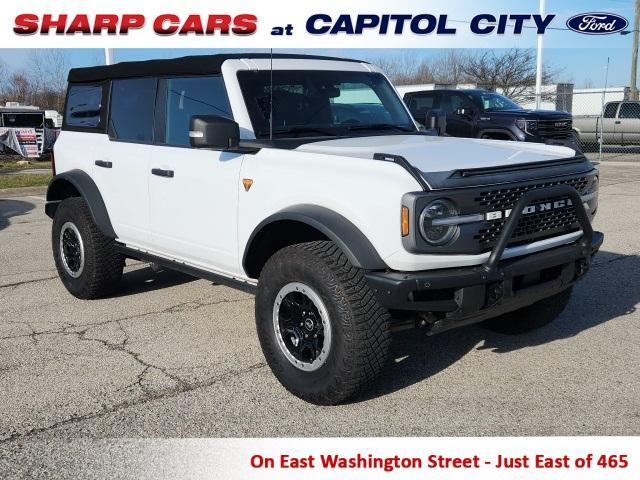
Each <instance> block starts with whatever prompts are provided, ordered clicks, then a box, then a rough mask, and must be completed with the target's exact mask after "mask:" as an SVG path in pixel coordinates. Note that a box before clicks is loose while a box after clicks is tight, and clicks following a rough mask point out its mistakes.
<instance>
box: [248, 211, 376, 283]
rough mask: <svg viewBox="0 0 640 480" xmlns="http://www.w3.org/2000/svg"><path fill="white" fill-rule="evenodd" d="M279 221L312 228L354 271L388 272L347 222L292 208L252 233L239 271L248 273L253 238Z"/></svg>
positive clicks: (328, 213) (331, 215)
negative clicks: (330, 243) (328, 242)
mask: <svg viewBox="0 0 640 480" xmlns="http://www.w3.org/2000/svg"><path fill="white" fill-rule="evenodd" d="M282 220H291V221H296V222H300V223H304V224H306V225H308V226H310V227H313V228H315V229H316V230H318V231H319V232H321V233H322V234H323V235H325V236H326V237H327V238H329V239H330V240H332V241H333V242H335V244H336V245H337V246H338V247H339V248H340V249H341V250H342V251H343V252H344V254H345V255H346V256H347V258H348V259H349V261H350V262H351V263H352V265H354V266H355V267H358V268H362V269H365V270H386V269H388V268H389V267H388V266H387V265H386V264H385V263H384V260H382V258H381V257H380V255H379V254H378V252H377V250H376V249H375V247H374V246H373V245H372V244H371V242H370V241H369V239H368V238H367V237H366V235H365V234H364V233H362V232H361V231H360V229H359V228H358V227H356V226H355V225H354V224H353V223H351V222H350V221H349V220H348V219H347V218H345V217H343V216H342V215H340V214H339V213H336V212H334V211H333V210H329V209H328V208H325V207H320V206H317V205H295V206H291V207H287V208H285V209H283V210H280V211H279V212H276V213H274V214H273V215H271V216H269V217H267V218H265V219H264V220H263V221H262V222H260V223H259V224H258V226H257V227H256V228H255V229H254V230H253V232H252V233H251V235H250V236H249V240H248V241H247V243H246V245H245V249H244V254H243V256H242V267H243V268H244V270H245V271H247V257H248V254H249V252H250V251H251V247H252V244H253V241H254V239H255V237H256V236H257V235H258V233H259V232H260V231H261V230H262V229H263V228H264V227H266V226H267V225H269V224H271V223H274V222H278V221H282Z"/></svg>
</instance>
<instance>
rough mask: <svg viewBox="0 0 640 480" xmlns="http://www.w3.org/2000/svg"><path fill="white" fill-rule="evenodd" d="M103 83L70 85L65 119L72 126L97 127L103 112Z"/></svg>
mask: <svg viewBox="0 0 640 480" xmlns="http://www.w3.org/2000/svg"><path fill="white" fill-rule="evenodd" d="M102 89H103V85H101V84H100V85H98V84H96V85H70V86H69V92H68V94H67V105H66V108H65V112H64V121H65V124H66V125H67V126H70V127H85V128H97V127H99V126H100V118H101V113H102Z"/></svg>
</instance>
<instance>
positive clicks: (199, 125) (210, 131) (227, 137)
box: [189, 115, 240, 150]
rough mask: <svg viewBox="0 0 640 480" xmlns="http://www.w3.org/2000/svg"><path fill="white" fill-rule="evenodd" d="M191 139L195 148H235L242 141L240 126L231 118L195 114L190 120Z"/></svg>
mask: <svg viewBox="0 0 640 480" xmlns="http://www.w3.org/2000/svg"><path fill="white" fill-rule="evenodd" d="M189 141H190V142H191V146H192V147H194V148H212V149H215V150H233V149H236V148H238V145H239V143H240V127H239V125H238V124H237V123H236V122H234V121H233V120H231V119H230V118H225V117H219V116H217V115H194V116H193V117H191V121H190V122H189Z"/></svg>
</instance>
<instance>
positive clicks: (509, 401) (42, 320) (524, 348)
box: [0, 162, 640, 477]
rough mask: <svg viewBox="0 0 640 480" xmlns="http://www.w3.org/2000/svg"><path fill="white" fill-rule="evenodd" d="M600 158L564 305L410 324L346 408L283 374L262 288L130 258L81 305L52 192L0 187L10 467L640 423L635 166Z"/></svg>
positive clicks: (1, 392) (0, 458)
mask: <svg viewBox="0 0 640 480" xmlns="http://www.w3.org/2000/svg"><path fill="white" fill-rule="evenodd" d="M601 171H602V181H601V192H600V195H601V196H600V213H599V215H598V217H597V221H596V227H597V228H598V229H600V230H602V231H604V232H605V234H606V240H605V244H604V246H603V249H602V251H601V253H600V254H599V256H598V257H597V260H596V262H595V265H594V266H593V269H592V271H591V273H590V275H589V276H588V278H587V279H585V280H584V281H583V282H581V283H580V284H579V285H578V286H577V287H576V289H575V293H574V297H573V299H572V301H571V304H570V306H569V308H568V309H567V311H566V312H565V313H564V314H563V315H562V317H561V318H559V319H558V320H557V321H556V322H555V323H554V324H552V325H551V326H548V327H546V328H544V329H542V330H539V331H537V332H534V333H530V334H527V335H523V336H504V335H499V334H494V333H490V332H488V331H486V330H484V329H482V328H481V327H478V326H473V327H468V328H464V329H459V330H455V331H450V332H446V333H444V334H441V335H440V336H435V337H426V336H425V335H424V333H423V332H421V331H419V330H418V331H408V332H403V333H401V334H398V335H396V337H395V338H394V343H393V358H394V360H393V361H392V362H390V363H389V365H388V367H387V368H386V370H385V371H384V374H383V375H382V376H381V378H380V379H379V381H378V382H377V383H376V385H375V386H374V387H373V388H372V389H371V390H370V391H368V392H367V393H366V394H365V395H363V396H362V397H360V398H358V399H356V400H355V401H353V402H352V403H350V404H348V405H342V406H337V407H316V406H312V405H309V404H306V403H304V402H302V401H300V400H298V399H297V398H294V397H293V396H291V395H290V394H288V393H287V392H286V391H285V390H284V389H283V388H282V387H281V386H280V385H279V384H278V383H277V381H276V380H275V378H274V377H273V376H272V374H271V372H270V370H269V368H268V367H267V366H266V365H265V362H264V359H263V357H262V353H261V351H260V347H259V345H258V340H257V337H256V334H255V329H254V324H253V297H251V296H250V295H247V294H245V293H241V292H237V291H234V290H231V289H228V288H226V287H223V286H219V285H214V284H212V283H211V282H208V281H204V280H196V279H193V278H191V277H188V276H185V275H182V274H178V273H173V272H170V271H160V272H154V271H153V270H152V269H151V268H149V266H148V265H145V264H141V263H131V264H129V265H128V266H127V268H126V273H125V275H124V279H123V282H122V288H121V290H120V292H119V293H118V294H117V296H115V297H113V298H107V299H103V300H97V301H81V300H77V299H75V298H73V297H71V296H70V295H69V294H68V293H67V292H66V290H65V289H64V288H63V286H62V284H61V283H60V281H59V280H58V278H57V275H56V272H55V268H54V265H53V260H52V257H51V253H50V240H49V236H50V226H51V223H50V220H49V219H48V218H47V217H46V216H45V214H44V208H43V207H44V201H43V198H42V196H40V195H31V196H25V197H16V198H9V199H3V200H0V469H2V468H5V469H6V468H11V469H13V468H18V466H23V465H29V469H31V470H28V469H27V470H23V473H24V472H26V471H29V472H33V471H35V470H33V469H36V470H37V468H42V466H43V465H46V464H47V461H48V460H46V458H49V460H50V461H52V462H53V461H54V460H55V458H54V457H56V455H58V456H59V455H62V454H61V453H59V452H63V451H65V449H66V451H67V452H68V451H69V449H70V447H69V446H70V445H76V444H77V442H81V443H82V445H91V444H92V443H91V442H94V441H96V439H106V438H108V439H114V438H116V439H125V438H128V439H131V438H151V437H153V438H165V437H236V436H239V437H244V436H249V437H265V436H266V437H278V436H300V437H310V436H441V435H450V436H457V435H462V436H475V435H495V436H501V435H638V434H640V376H639V375H638V372H639V371H640V355H639V353H640V349H639V345H640V313H639V312H638V310H637V309H638V305H639V304H640V215H639V214H638V212H639V211H640V163H618V162H611V163H604V164H603V165H602V166H601ZM74 442H75V443H74ZM87 448H89V447H87ZM34 452H37V453H38V454H36V453H34ZM56 452H58V453H56ZM14 471H17V470H14ZM5 473H6V470H5ZM0 477H4V476H3V475H1V474H0Z"/></svg>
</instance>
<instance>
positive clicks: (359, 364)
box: [256, 241, 391, 405]
mask: <svg viewBox="0 0 640 480" xmlns="http://www.w3.org/2000/svg"><path fill="white" fill-rule="evenodd" d="M256 325H257V330H258V337H259V339H260V344H261V346H262V350H263V352H264V355H265V358H266V360H267V362H268V364H269V366H270V367H271V369H272V370H273V373H274V374H275V376H276V377H277V378H278V380H279V381H280V383H282V385H283V386H284V387H285V388H286V389H287V390H289V391H290V392H291V393H293V394H294V395H296V396H298V397H300V398H302V399H304V400H306V401H308V402H311V403H315V404H319V405H333V404H337V403H340V402H343V401H345V400H347V399H348V398H350V397H351V396H353V395H354V394H355V393H357V392H358V391H359V390H361V389H362V388H363V387H364V386H366V385H367V384H368V383H369V382H371V381H372V380H373V379H374V378H375V377H376V375H377V373H378V372H379V371H380V369H381V368H382V367H383V365H384V364H385V363H386V360H387V354H388V349H389V343H390V341H391V331H390V320H389V314H388V312H387V311H386V310H385V309H384V308H382V307H381V306H380V305H379V304H378V302H377V300H376V298H375V295H374V293H373V292H372V291H371V290H370V289H369V287H368V286H367V284H366V281H365V279H364V276H363V274H362V271H361V270H360V269H358V268H356V267H354V266H353V265H351V263H350V262H349V260H348V259H347V258H346V256H345V255H344V254H343V253H342V252H341V251H340V249H339V248H338V247H337V246H336V245H335V244H334V243H333V242H327V241H319V242H309V243H303V244H298V245H293V246H291V247H286V248H284V249H282V250H280V251H279V252H277V253H275V254H274V255H273V256H272V257H271V258H270V259H269V261H268V262H267V264H266V265H265V267H264V268H263V270H262V273H261V274H260V281H259V283H258V293H257V296H256Z"/></svg>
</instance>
